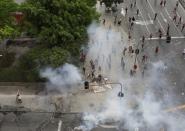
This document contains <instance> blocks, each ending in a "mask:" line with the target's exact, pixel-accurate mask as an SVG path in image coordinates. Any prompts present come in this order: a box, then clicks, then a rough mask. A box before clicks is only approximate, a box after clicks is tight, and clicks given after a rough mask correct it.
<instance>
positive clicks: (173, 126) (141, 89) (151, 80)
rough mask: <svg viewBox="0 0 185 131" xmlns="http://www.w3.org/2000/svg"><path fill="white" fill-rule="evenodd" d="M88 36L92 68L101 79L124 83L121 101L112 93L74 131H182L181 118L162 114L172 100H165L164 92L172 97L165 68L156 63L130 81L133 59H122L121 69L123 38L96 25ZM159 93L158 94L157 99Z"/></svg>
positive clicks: (94, 24) (184, 127)
mask: <svg viewBox="0 0 185 131" xmlns="http://www.w3.org/2000/svg"><path fill="white" fill-rule="evenodd" d="M88 33H89V44H88V54H87V58H88V59H89V60H90V59H92V60H94V61H95V64H96V67H98V66H101V68H102V71H101V73H102V75H103V76H106V77H109V78H110V79H111V80H114V81H117V82H121V83H124V85H126V88H127V89H126V90H125V95H126V96H125V97H124V98H123V99H119V98H117V96H115V94H116V93H115V92H117V90H115V89H113V90H112V91H111V92H110V94H109V97H108V98H107V101H106V102H105V104H104V105H103V107H102V109H101V111H99V112H88V113H84V120H85V122H84V124H83V125H81V126H79V127H78V129H82V130H83V131H90V130H91V129H93V128H94V127H96V126H98V125H101V124H105V123H108V122H112V123H114V122H115V123H114V125H115V127H117V129H118V130H123V129H128V130H135V129H136V128H139V130H143V131H144V130H147V131H157V130H160V129H161V128H167V129H168V130H169V131H183V130H185V120H184V118H183V116H182V115H181V114H177V113H176V114H175V113H168V112H165V108H167V107H165V104H166V105H168V104H169V103H170V102H171V100H172V99H171V98H170V96H168V97H166V96H165V95H166V91H168V93H169V94H170V93H173V92H170V90H169V88H171V87H170V85H169V84H168V81H167V80H166V78H165V75H164V73H165V71H166V70H167V69H168V67H167V65H166V64H164V62H163V61H161V60H159V61H157V62H154V63H150V66H149V69H147V71H146V76H145V78H144V79H143V78H142V77H141V76H142V75H139V74H137V76H136V77H130V76H129V75H128V74H129V70H130V69H131V68H132V65H133V61H132V60H129V59H133V58H132V57H131V56H127V57H128V58H124V61H125V63H126V65H125V69H124V70H123V68H122V65H121V57H122V51H123V48H124V47H128V41H126V38H127V36H126V35H125V36H121V35H122V34H120V33H119V32H116V31H115V30H112V29H106V28H104V27H102V26H100V25H98V24H96V23H93V24H92V25H91V26H90V27H89V29H88ZM121 37H123V38H121ZM138 73H139V72H138ZM133 83H134V84H133ZM143 83H144V84H143ZM133 85H134V86H133ZM154 90H157V91H158V92H154ZM160 93H162V94H161V95H160V96H158V95H159V94H160ZM163 93H164V94H163ZM161 96H164V97H161ZM173 101H175V99H173ZM146 127H147V128H146Z"/></svg>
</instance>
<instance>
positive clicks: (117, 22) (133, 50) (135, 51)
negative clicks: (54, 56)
mask: <svg viewBox="0 0 185 131" xmlns="http://www.w3.org/2000/svg"><path fill="white" fill-rule="evenodd" d="M123 2H124V1H123ZM136 2H137V1H136V0H133V1H132V2H130V5H127V6H126V7H125V9H124V10H125V19H126V20H127V23H128V41H131V40H132V39H133V37H132V34H133V32H134V24H135V21H136V19H137V18H138V17H139V16H140V13H141V12H140V9H139V8H137V3H136ZM146 2H148V0H146ZM166 5H167V1H166V0H161V1H160V3H159V6H160V7H161V8H165V7H166ZM178 6H179V2H178V1H177V2H176V4H175V7H174V9H173V17H172V19H171V20H172V21H171V22H174V23H175V24H176V26H177V27H181V31H183V30H184V28H185V23H183V20H182V17H181V16H178V15H177V10H178ZM133 9H135V11H136V12H135V13H134V14H135V15H133V16H129V15H128V14H129V11H132V12H133ZM132 14H133V13H132ZM158 17H159V16H158V13H157V12H155V13H154V16H153V22H155V21H156V20H158ZM107 21H109V22H110V20H106V19H105V18H103V19H102V24H103V25H104V26H105V25H106V23H108V22H107ZM122 23H123V19H122V18H118V15H115V16H114V20H113V25H114V26H118V28H119V26H122ZM154 24H155V23H154ZM110 27H111V25H110V26H109V29H110ZM156 34H157V35H158V38H159V39H161V38H162V36H170V24H169V23H168V24H167V26H166V31H165V32H164V30H163V31H162V30H161V28H159V29H158V30H157V32H153V33H150V34H145V35H142V36H141V42H139V44H138V45H137V47H134V46H133V45H132V44H128V46H125V47H124V48H123V52H122V56H121V60H120V64H121V68H122V70H125V67H126V63H125V60H124V59H125V56H126V54H127V53H128V54H129V55H128V56H130V57H131V58H134V59H135V60H134V63H133V66H132V67H130V72H129V73H130V76H134V75H135V74H136V71H137V70H138V65H139V63H138V62H137V61H141V64H143V65H144V66H143V69H142V70H141V73H142V76H144V72H145V70H146V69H147V62H148V59H149V56H148V55H147V53H145V52H144V48H145V45H146V38H147V40H151V39H152V38H153V36H155V35H156ZM128 43H129V42H128ZM141 52H142V53H141ZM153 52H154V55H156V56H157V55H158V53H159V46H157V45H156V47H155V48H154V49H153ZM138 55H140V56H141V57H139V58H138V57H137V56H138ZM81 58H84V59H85V56H84V54H83V53H82V54H81ZM138 59H140V60H138ZM84 61H85V60H84ZM95 61H96V60H94V61H93V60H90V62H89V65H90V70H91V71H90V73H88V75H87V78H91V79H94V78H96V76H98V78H99V79H98V80H99V81H101V79H102V75H101V73H100V72H101V67H100V66H99V67H97V66H98V65H96V64H95V63H96V62H95ZM96 69H98V71H96ZM83 72H84V74H86V68H85V67H83ZM95 72H96V73H95ZM97 72H98V73H97ZM95 74H98V75H95Z"/></svg>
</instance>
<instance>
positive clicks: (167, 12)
mask: <svg viewBox="0 0 185 131" xmlns="http://www.w3.org/2000/svg"><path fill="white" fill-rule="evenodd" d="M165 11H166V13H167V15H168V17H169V18H170V19H171V20H172V17H171V16H170V14H169V12H168V11H167V9H166V7H165Z"/></svg>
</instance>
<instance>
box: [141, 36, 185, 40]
mask: <svg viewBox="0 0 185 131" xmlns="http://www.w3.org/2000/svg"><path fill="white" fill-rule="evenodd" d="M159 39H160V38H159V37H153V38H151V39H150V38H146V40H159ZM171 39H185V36H174V37H171ZM140 40H142V39H140ZM161 40H166V37H161Z"/></svg>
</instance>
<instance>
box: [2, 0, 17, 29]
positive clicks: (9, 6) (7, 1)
mask: <svg viewBox="0 0 185 131" xmlns="http://www.w3.org/2000/svg"><path fill="white" fill-rule="evenodd" d="M17 9H18V5H17V4H16V3H15V2H14V0H0V27H2V26H4V25H6V24H10V23H12V19H13V17H12V15H11V13H12V12H14V11H17Z"/></svg>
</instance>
